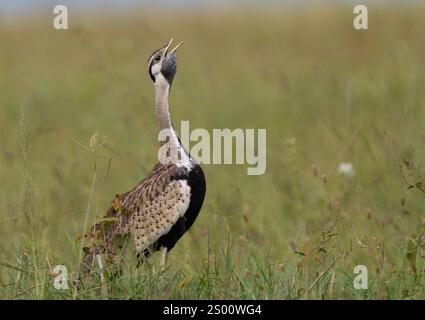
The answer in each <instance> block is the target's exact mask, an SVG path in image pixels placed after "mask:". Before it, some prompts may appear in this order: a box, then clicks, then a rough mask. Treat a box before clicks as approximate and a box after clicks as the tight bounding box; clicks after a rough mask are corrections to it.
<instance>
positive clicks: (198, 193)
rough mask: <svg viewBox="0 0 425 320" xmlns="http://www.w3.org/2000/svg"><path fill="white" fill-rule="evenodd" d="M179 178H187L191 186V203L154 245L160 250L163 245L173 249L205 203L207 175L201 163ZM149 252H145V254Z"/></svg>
mask: <svg viewBox="0 0 425 320" xmlns="http://www.w3.org/2000/svg"><path fill="white" fill-rule="evenodd" d="M179 179H182V180H186V181H187V184H188V185H189V186H190V191H191V195H190V203H189V207H188V208H187V210H186V213H185V214H184V216H183V217H181V218H180V219H179V220H177V222H176V224H175V225H174V226H172V227H171V229H170V231H169V232H168V233H167V234H164V235H163V236H161V237H160V238H159V239H158V240H157V241H156V242H155V243H154V245H153V249H154V250H159V249H161V247H166V248H167V249H168V250H171V249H172V248H173V247H174V245H175V244H176V242H177V241H178V240H179V239H180V238H181V237H182V236H183V235H184V234H185V232H186V231H187V230H189V229H190V227H191V226H192V224H193V223H194V222H195V220H196V217H197V216H198V214H199V211H200V210H201V207H202V204H203V203H204V197H205V190H206V185H205V176H204V172H203V171H202V168H201V167H200V166H199V165H195V166H194V167H193V168H192V170H190V172H189V174H188V175H187V176H186V177H181V178H179ZM147 255H148V252H145V256H147Z"/></svg>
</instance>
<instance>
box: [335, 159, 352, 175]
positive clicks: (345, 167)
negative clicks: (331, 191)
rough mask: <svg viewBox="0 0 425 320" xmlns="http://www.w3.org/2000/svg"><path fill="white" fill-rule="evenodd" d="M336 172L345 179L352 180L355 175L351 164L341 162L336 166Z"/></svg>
mask: <svg viewBox="0 0 425 320" xmlns="http://www.w3.org/2000/svg"><path fill="white" fill-rule="evenodd" d="M338 172H339V174H340V175H342V176H345V177H347V178H352V177H354V174H355V173H354V169H353V164H352V163H351V162H341V163H340V164H339V165H338Z"/></svg>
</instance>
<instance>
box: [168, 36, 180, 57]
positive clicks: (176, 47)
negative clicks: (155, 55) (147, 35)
mask: <svg viewBox="0 0 425 320" xmlns="http://www.w3.org/2000/svg"><path fill="white" fill-rule="evenodd" d="M171 42H173V39H171V40H170V42H168V44H167V46H166V47H165V51H164V57H168V56H170V55H171V54H173V53H174V52H176V51H177V49H178V48H179V47H180V46H181V45H182V44H183V43H184V41H182V42H180V43H179V44H178V45H176V46H175V47H174V49H172V50H171V51H170V52H168V53H167V51H168V49H169V48H170V46H171Z"/></svg>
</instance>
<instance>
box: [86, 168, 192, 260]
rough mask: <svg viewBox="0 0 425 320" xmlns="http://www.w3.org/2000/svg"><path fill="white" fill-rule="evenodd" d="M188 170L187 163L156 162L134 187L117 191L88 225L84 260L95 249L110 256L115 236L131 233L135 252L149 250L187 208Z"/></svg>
mask: <svg viewBox="0 0 425 320" xmlns="http://www.w3.org/2000/svg"><path fill="white" fill-rule="evenodd" d="M188 173H189V171H188V169H187V168H186V167H178V166H177V165H174V164H167V165H163V164H161V163H158V164H157V165H156V166H155V167H154V169H153V170H152V171H151V173H150V174H149V175H148V176H147V177H146V178H145V179H143V180H142V181H141V182H140V183H139V184H138V185H137V186H136V187H135V188H133V189H132V190H130V191H129V192H126V193H124V194H120V195H116V196H115V198H114V199H113V201H112V205H111V207H110V209H109V210H108V211H107V213H106V215H105V217H104V219H103V220H102V221H101V222H99V223H96V224H95V225H93V227H92V228H91V233H90V235H91V236H92V237H93V239H94V243H93V245H92V246H91V247H89V248H87V249H85V251H86V254H85V257H84V259H83V263H84V264H86V265H91V264H92V263H93V261H94V257H95V255H96V254H98V253H103V254H107V256H108V258H109V259H113V258H114V256H115V255H116V250H117V248H116V246H115V239H116V238H117V237H121V236H131V237H132V239H133V241H134V245H135V249H136V251H137V252H144V251H145V250H149V249H150V248H149V247H150V246H152V245H153V244H154V243H155V242H156V241H157V240H158V239H159V238H160V237H161V236H162V235H164V234H167V233H168V232H169V231H170V229H171V228H172V227H173V225H175V223H176V222H177V220H178V219H179V218H181V217H182V216H183V215H184V213H185V212H186V210H187V208H188V206H189V201H190V195H191V192H190V190H191V188H190V187H189V185H188V184H187V182H186V180H185V179H184V178H185V177H187V176H188Z"/></svg>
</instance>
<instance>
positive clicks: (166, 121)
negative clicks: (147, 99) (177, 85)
mask: <svg viewBox="0 0 425 320" xmlns="http://www.w3.org/2000/svg"><path fill="white" fill-rule="evenodd" d="M169 94H170V85H169V84H168V82H167V81H166V80H165V79H164V78H163V77H161V78H160V79H158V80H157V81H156V82H155V107H156V117H157V120H158V125H159V130H164V129H172V128H173V126H172V124H171V117H170V107H169V105H168V96H169Z"/></svg>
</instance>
